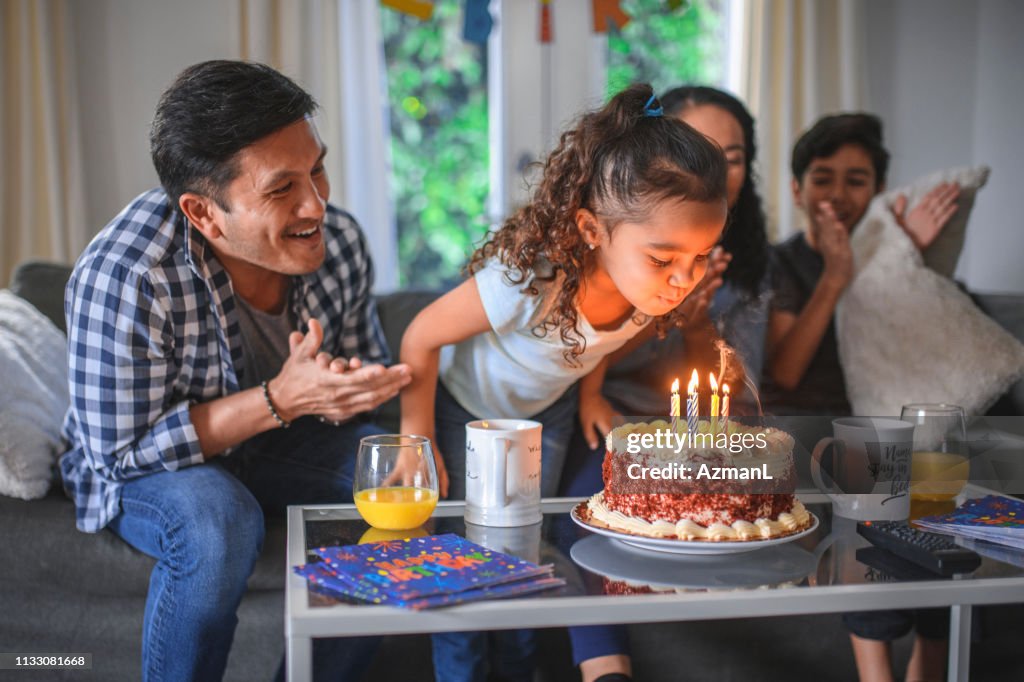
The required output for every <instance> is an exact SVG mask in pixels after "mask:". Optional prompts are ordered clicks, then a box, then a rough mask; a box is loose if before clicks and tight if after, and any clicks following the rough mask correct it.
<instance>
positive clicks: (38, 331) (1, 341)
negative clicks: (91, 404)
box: [0, 289, 68, 500]
mask: <svg viewBox="0 0 1024 682" xmlns="http://www.w3.org/2000/svg"><path fill="white" fill-rule="evenodd" d="M0 377H3V382H4V388H3V390H2V391H0V494H3V495H9V496H12V497H20V498H22V499H26V500H31V499H34V498H37V497H42V496H43V495H45V494H46V491H47V490H48V489H49V487H50V483H51V481H52V467H53V464H54V462H55V460H56V458H57V455H58V454H59V451H60V428H61V423H62V421H63V419H64V413H65V412H67V409H68V361H67V341H66V339H65V337H64V335H63V334H62V333H61V332H60V330H58V329H57V327H55V326H54V324H53V323H52V322H50V320H48V319H46V317H45V316H44V315H43V314H42V313H41V312H39V311H38V310H36V309H35V308H34V307H33V306H32V305H31V304H30V303H28V302H27V301H25V300H24V299H22V298H20V297H18V296H15V295H14V294H12V293H11V292H10V291H8V290H6V289H3V290H0Z"/></svg>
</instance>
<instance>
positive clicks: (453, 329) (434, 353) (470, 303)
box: [400, 278, 491, 496]
mask: <svg viewBox="0 0 1024 682" xmlns="http://www.w3.org/2000/svg"><path fill="white" fill-rule="evenodd" d="M490 329H491V324H490V321H488V319H487V313H486V312H485V311H484V305H483V302H482V301H481V300H480V292H479V291H478V290H477V286H476V280H475V279H474V278H470V279H468V280H466V281H465V282H463V283H462V284H460V285H459V286H458V287H456V288H455V289H453V290H451V291H449V292H448V293H447V294H445V295H444V296H442V297H441V298H439V299H437V300H436V301H434V302H433V303H431V304H430V305H428V306H427V307H426V308H424V309H423V310H421V311H420V313H419V314H418V315H416V317H415V318H413V321H412V322H411V323H410V324H409V327H408V328H407V329H406V330H405V334H404V335H403V336H402V347H401V351H400V356H401V361H402V362H403V363H404V364H406V365H408V366H409V369H410V371H411V372H412V381H411V382H410V383H409V385H408V386H406V387H405V389H404V390H403V391H402V393H401V407H402V420H401V432H402V433H415V434H418V435H421V436H427V437H428V438H430V440H431V441H433V443H434V458H435V460H436V462H437V466H438V472H437V474H438V483H439V487H440V488H441V495H442V496H447V494H448V474H447V472H446V471H445V468H444V463H443V459H442V458H441V452H440V451H439V450H438V449H437V441H436V438H435V435H436V434H435V428H434V395H435V392H436V391H437V372H438V363H439V360H440V355H441V347H442V346H446V345H449V344H454V343H459V342H460V341H465V340H466V339H468V338H471V337H473V336H476V335H477V334H482V333H484V332H486V331H489V330H490Z"/></svg>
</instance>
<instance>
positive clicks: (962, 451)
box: [900, 403, 970, 502]
mask: <svg viewBox="0 0 1024 682" xmlns="http://www.w3.org/2000/svg"><path fill="white" fill-rule="evenodd" d="M900 419H902V420H904V421H908V422H912V423H913V424H914V449H913V455H912V459H911V469H910V499H911V501H918V502H921V501H924V502H946V501H948V500H952V499H953V498H954V497H956V496H957V495H958V494H959V493H960V491H961V490H962V489H963V487H964V485H965V484H966V483H967V479H968V474H969V473H970V463H969V462H968V459H967V455H968V452H967V419H966V417H965V415H964V408H962V407H960V406H959V405H948V404H945V403H917V404H912V405H904V406H903V410H902V411H901V412H900Z"/></svg>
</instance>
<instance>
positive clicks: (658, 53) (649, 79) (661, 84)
mask: <svg viewBox="0 0 1024 682" xmlns="http://www.w3.org/2000/svg"><path fill="white" fill-rule="evenodd" d="M723 2H724V0H690V1H689V2H686V3H684V5H683V6H681V7H680V8H679V9H677V10H672V11H669V10H667V9H666V3H665V0H623V2H622V5H621V6H622V9H623V11H625V12H626V14H628V15H630V17H632V20H631V21H630V22H629V23H628V24H626V25H625V26H624V27H623V28H622V30H621V31H612V32H610V33H609V34H608V51H607V55H608V57H607V73H608V78H607V95H608V96H609V97H611V96H612V95H614V94H615V93H617V92H619V91H620V90H622V89H623V88H624V87H626V86H627V85H629V84H631V83H636V82H638V81H639V82H646V83H650V84H651V85H653V86H654V90H655V92H658V93H662V92H665V91H666V90H668V89H669V88H674V87H676V86H679V85H685V84H701V85H716V84H721V83H722V82H723V81H724V77H725V61H726V56H727V54H726V47H727V42H726V38H727V35H726V26H727V24H728V22H727V21H726V17H725V8H724V7H723Z"/></svg>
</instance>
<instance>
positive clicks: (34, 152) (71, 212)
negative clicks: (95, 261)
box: [0, 0, 89, 286]
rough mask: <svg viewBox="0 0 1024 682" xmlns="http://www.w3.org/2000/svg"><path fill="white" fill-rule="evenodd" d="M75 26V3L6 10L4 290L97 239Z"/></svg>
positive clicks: (1, 57)
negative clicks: (20, 267)
mask: <svg viewBox="0 0 1024 682" xmlns="http://www.w3.org/2000/svg"><path fill="white" fill-rule="evenodd" d="M69 22H70V12H69V8H68V2H67V0H4V1H3V2H0V159H2V161H0V286H6V284H7V282H8V280H9V279H10V275H11V272H12V270H13V268H14V266H15V265H16V264H17V263H19V262H21V261H23V260H26V259H29V258H44V259H47V260H56V261H63V262H68V261H71V260H73V259H74V258H75V257H77V255H78V254H79V253H80V252H81V251H82V249H84V248H85V245H86V243H87V242H88V239H89V233H88V231H87V229H86V225H85V222H86V221H85V198H84V194H83V189H82V160H81V139H80V136H79V128H78V113H77V100H76V87H75V72H74V66H73V61H72V59H73V50H72V47H71V45H72V43H71V40H70V38H71V27H70V23H69Z"/></svg>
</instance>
